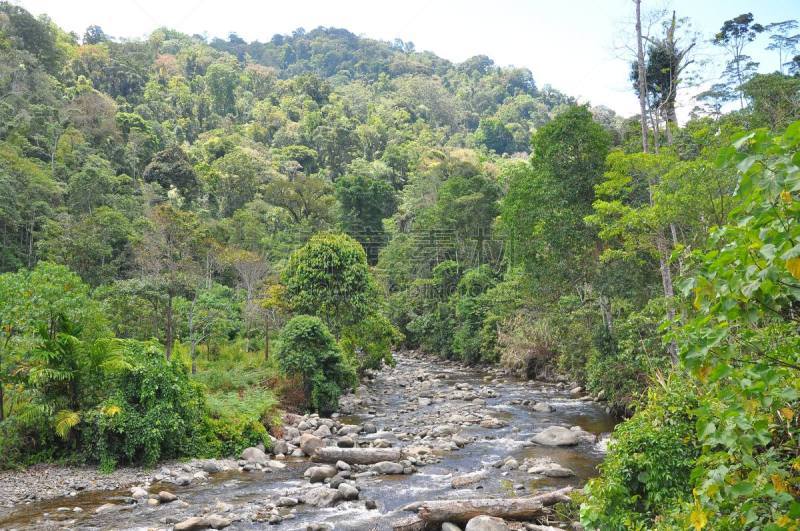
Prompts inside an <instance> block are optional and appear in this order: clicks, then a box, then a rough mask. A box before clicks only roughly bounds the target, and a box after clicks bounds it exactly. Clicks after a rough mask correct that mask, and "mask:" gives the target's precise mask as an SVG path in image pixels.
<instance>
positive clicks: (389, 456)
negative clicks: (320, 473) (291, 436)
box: [311, 446, 403, 465]
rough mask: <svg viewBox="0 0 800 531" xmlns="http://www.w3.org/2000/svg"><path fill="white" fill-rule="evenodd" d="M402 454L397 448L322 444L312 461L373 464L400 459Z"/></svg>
mask: <svg viewBox="0 0 800 531" xmlns="http://www.w3.org/2000/svg"><path fill="white" fill-rule="evenodd" d="M402 458H403V454H402V452H401V451H400V449H399V448H336V447H334V446H323V447H322V448H317V450H316V451H315V452H314V455H312V456H311V460H312V461H317V462H320V463H335V462H336V461H344V462H345V463H349V464H351V465H373V464H375V463H380V462H381V461H400V460H401V459H402Z"/></svg>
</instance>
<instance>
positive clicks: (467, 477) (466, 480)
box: [450, 470, 488, 489]
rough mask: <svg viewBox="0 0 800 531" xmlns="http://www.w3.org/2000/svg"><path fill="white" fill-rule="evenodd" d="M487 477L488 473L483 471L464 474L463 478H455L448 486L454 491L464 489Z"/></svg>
mask: <svg viewBox="0 0 800 531" xmlns="http://www.w3.org/2000/svg"><path fill="white" fill-rule="evenodd" d="M487 475H488V473H487V472H486V471H485V470H479V471H477V472H472V473H470V474H464V475H463V476H456V477H454V478H453V480H452V481H451V482H450V486H451V487H453V488H454V489H460V488H463V487H466V486H467V485H472V484H473V483H478V482H479V481H481V480H483V479H485V478H486V476H487Z"/></svg>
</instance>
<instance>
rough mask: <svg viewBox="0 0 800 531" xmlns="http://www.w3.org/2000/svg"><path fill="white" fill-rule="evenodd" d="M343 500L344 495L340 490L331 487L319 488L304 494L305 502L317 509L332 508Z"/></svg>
mask: <svg viewBox="0 0 800 531" xmlns="http://www.w3.org/2000/svg"><path fill="white" fill-rule="evenodd" d="M341 499H342V494H341V493H340V492H339V490H338V489H331V488H329V487H317V488H315V489H311V490H309V491H307V492H306V493H305V494H303V502H304V503H306V504H308V505H313V506H315V507H332V506H333V505H334V504H335V503H336V502H338V501H339V500H341Z"/></svg>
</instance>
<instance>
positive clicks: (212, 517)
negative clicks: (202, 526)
mask: <svg viewBox="0 0 800 531" xmlns="http://www.w3.org/2000/svg"><path fill="white" fill-rule="evenodd" d="M206 523H208V526H209V527H210V528H211V529H225V528H226V527H228V526H229V525H231V519H230V518H225V517H224V516H220V515H218V514H209V515H208V516H206Z"/></svg>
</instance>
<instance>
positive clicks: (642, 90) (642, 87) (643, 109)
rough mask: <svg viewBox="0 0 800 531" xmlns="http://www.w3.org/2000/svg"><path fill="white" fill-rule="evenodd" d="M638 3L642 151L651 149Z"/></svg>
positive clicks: (638, 2)
mask: <svg viewBox="0 0 800 531" xmlns="http://www.w3.org/2000/svg"><path fill="white" fill-rule="evenodd" d="M633 1H634V3H635V4H636V61H637V63H638V64H637V68H638V70H639V72H638V73H639V113H640V115H641V119H640V120H639V121H640V122H641V127H642V151H644V152H645V153H647V152H648V151H649V147H648V142H647V99H646V98H647V69H646V68H645V64H644V43H643V42H642V0H633Z"/></svg>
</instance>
